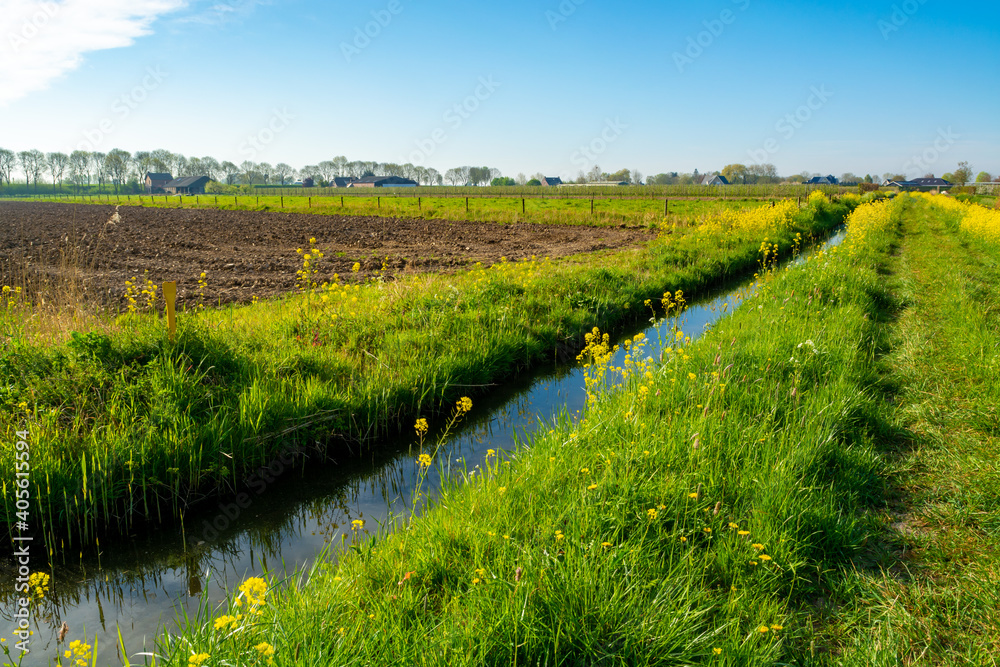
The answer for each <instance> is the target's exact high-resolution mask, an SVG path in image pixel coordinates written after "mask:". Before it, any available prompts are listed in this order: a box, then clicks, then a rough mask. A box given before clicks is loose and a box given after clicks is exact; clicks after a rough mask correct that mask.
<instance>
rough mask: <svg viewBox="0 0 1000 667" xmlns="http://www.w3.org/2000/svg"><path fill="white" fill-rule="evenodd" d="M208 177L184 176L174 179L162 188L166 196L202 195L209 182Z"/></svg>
mask: <svg viewBox="0 0 1000 667" xmlns="http://www.w3.org/2000/svg"><path fill="white" fill-rule="evenodd" d="M211 180H212V179H210V178H209V177H208V176H185V177H184V178H175V179H174V180H172V181H170V182H169V183H167V184H166V185H164V186H163V190H164V191H165V192H166V193H167V194H168V195H203V194H205V186H206V185H208V183H209V181H211Z"/></svg>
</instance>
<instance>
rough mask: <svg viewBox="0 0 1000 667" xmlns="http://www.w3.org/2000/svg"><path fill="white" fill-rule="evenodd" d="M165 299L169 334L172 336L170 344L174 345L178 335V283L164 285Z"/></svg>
mask: <svg viewBox="0 0 1000 667" xmlns="http://www.w3.org/2000/svg"><path fill="white" fill-rule="evenodd" d="M163 299H164V301H166V302H167V333H168V334H169V336H170V342H171V343H173V342H174V335H175V334H176V333H177V316H176V311H175V310H174V308H175V303H176V301H177V283H176V282H165V283H163Z"/></svg>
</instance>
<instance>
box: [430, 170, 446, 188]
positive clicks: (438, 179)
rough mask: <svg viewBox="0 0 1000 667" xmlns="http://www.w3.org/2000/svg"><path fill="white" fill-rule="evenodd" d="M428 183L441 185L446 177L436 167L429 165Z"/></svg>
mask: <svg viewBox="0 0 1000 667" xmlns="http://www.w3.org/2000/svg"><path fill="white" fill-rule="evenodd" d="M427 183H428V185H441V184H443V183H444V177H443V176H442V175H441V174H440V173H439V172H438V170H437V169H435V168H434V167H428V168H427Z"/></svg>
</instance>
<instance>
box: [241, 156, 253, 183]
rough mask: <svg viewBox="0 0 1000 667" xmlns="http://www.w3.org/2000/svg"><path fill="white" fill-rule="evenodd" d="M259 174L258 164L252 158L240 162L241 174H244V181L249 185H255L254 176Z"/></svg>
mask: <svg viewBox="0 0 1000 667" xmlns="http://www.w3.org/2000/svg"><path fill="white" fill-rule="evenodd" d="M256 174H257V165H256V164H254V163H253V162H252V161H251V160H244V161H243V162H240V175H241V176H243V182H244V183H246V184H247V185H253V179H254V176H255V175H256Z"/></svg>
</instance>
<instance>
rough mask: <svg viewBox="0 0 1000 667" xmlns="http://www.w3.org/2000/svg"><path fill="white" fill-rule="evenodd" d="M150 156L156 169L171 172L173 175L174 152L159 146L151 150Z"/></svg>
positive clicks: (162, 172)
mask: <svg viewBox="0 0 1000 667" xmlns="http://www.w3.org/2000/svg"><path fill="white" fill-rule="evenodd" d="M149 156H150V159H151V165H152V168H153V169H155V170H156V171H157V173H161V174H165V173H169V174H170V175H171V176H172V175H173V172H172V171H171V170H172V169H173V161H174V154H173V153H171V152H170V151H168V150H166V149H163V148H158V149H156V150H155V151H153V152H151V153H150V154H149Z"/></svg>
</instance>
